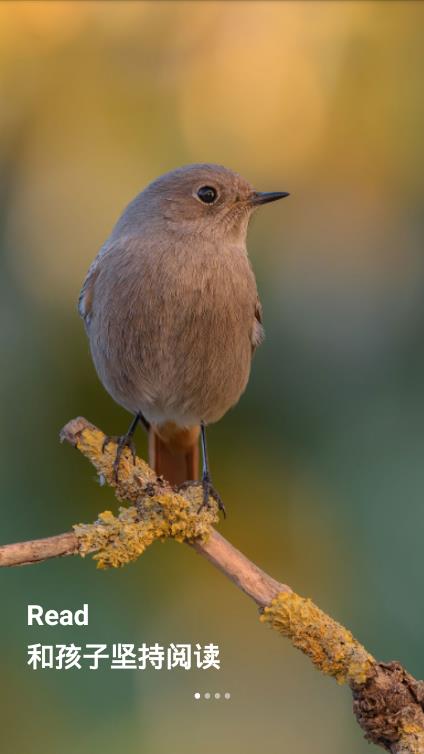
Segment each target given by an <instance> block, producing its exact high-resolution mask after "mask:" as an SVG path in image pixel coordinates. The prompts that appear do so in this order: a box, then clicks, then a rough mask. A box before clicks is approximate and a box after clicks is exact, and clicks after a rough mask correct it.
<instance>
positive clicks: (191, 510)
mask: <svg viewBox="0 0 424 754" xmlns="http://www.w3.org/2000/svg"><path fill="white" fill-rule="evenodd" d="M200 503H201V491H200V490H199V489H197V488H196V487H192V488H188V489H187V491H185V493H184V497H183V496H182V495H180V494H178V493H176V492H175V493H174V492H172V491H171V492H164V493H163V494H159V495H153V496H149V495H145V496H143V497H142V498H141V499H140V500H139V502H138V503H137V505H133V506H130V507H128V508H125V507H120V508H119V513H118V515H116V516H115V515H114V514H113V513H112V512H111V511H104V512H103V513H100V515H99V517H98V519H97V521H95V522H94V523H93V524H76V525H75V526H74V527H73V528H74V531H75V534H76V536H77V539H78V553H79V554H80V555H81V556H82V557H85V556H86V555H87V554H89V553H93V552H94V553H95V555H94V556H93V557H94V560H96V561H97V567H98V568H119V567H121V566H124V565H126V564H127V563H130V562H131V561H133V560H136V559H137V558H138V557H140V555H142V553H143V552H144V550H145V549H146V548H147V547H149V545H151V544H152V543H153V542H154V541H155V540H164V539H166V538H168V537H169V538H171V539H175V540H176V541H177V542H192V541H193V540H195V539H201V540H203V541H204V540H205V539H206V538H207V536H208V534H209V532H210V528H211V526H212V524H214V523H215V522H216V521H217V520H218V513H217V509H216V505H215V503H214V502H212V501H210V507H204V508H202V510H201V511H199V506H200Z"/></svg>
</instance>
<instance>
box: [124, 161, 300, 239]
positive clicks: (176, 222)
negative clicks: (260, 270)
mask: <svg viewBox="0 0 424 754" xmlns="http://www.w3.org/2000/svg"><path fill="white" fill-rule="evenodd" d="M285 196H288V194H287V192H285V191H275V192H269V193H264V192H259V191H255V190H254V189H253V187H252V186H251V185H250V183H249V182H248V181H246V180H245V179H244V178H242V176H240V175H238V174H237V173H234V172H233V171H232V170H229V169H228V168H224V167H222V166H221V165H212V164H208V163H206V164H195V165H186V166H185V167H181V168H178V169H177V170H173V171H171V172H169V173H165V175H162V176H160V178H157V179H156V180H155V181H153V183H151V184H150V185H149V186H147V188H146V189H145V190H144V191H142V192H141V194H139V195H138V197H136V199H135V200H134V202H132V204H131V205H130V206H129V208H128V210H127V213H130V214H131V216H133V218H134V220H137V218H138V219H139V220H140V221H141V223H142V225H143V226H144V227H145V224H146V223H149V224H154V225H156V224H160V223H161V224H162V227H163V226H166V227H167V228H168V229H172V230H173V231H175V232H176V233H180V234H181V235H185V234H191V235H202V236H207V237H209V238H214V239H220V238H221V237H222V238H229V237H231V238H232V239H233V240H234V241H237V240H244V238H245V235H246V230H247V225H248V222H249V218H250V216H251V214H252V212H253V211H254V210H255V209H257V207H259V206H261V205H262V204H267V203H268V202H273V201H275V200H277V199H282V198H283V197H285Z"/></svg>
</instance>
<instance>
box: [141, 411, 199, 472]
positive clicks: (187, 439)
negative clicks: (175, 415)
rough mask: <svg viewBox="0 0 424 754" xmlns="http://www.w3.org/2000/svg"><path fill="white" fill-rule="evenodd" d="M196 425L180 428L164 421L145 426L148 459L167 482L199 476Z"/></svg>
mask: <svg viewBox="0 0 424 754" xmlns="http://www.w3.org/2000/svg"><path fill="white" fill-rule="evenodd" d="M199 433H200V428H199V427H189V428H185V429H182V428H181V427H177V425H176V424H173V423H171V422H168V423H167V424H163V425H161V426H160V427H153V426H152V427H151V428H150V430H149V463H150V466H152V468H154V470H155V471H156V473H157V474H158V475H162V476H163V477H164V478H165V479H166V480H167V481H168V482H170V484H172V485H180V484H183V482H187V481H189V480H190V479H193V480H194V479H198V476H199Z"/></svg>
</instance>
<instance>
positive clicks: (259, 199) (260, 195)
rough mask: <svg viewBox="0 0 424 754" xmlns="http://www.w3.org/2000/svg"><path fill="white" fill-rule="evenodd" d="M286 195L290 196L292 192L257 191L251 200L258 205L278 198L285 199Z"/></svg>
mask: <svg viewBox="0 0 424 754" xmlns="http://www.w3.org/2000/svg"><path fill="white" fill-rule="evenodd" d="M285 196H290V194H289V193H288V192H287V191H255V192H254V193H253V194H252V198H251V200H250V201H251V204H253V205H255V206H256V205H258V204H268V202H276V201H277V199H284V197H285Z"/></svg>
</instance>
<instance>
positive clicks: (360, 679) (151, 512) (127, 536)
mask: <svg viewBox="0 0 424 754" xmlns="http://www.w3.org/2000/svg"><path fill="white" fill-rule="evenodd" d="M104 437H105V435H104V434H103V433H102V432H101V431H100V430H99V429H97V428H96V427H95V426H94V425H92V424H90V423H89V422H88V421H87V420H86V419H83V418H78V419H74V420H73V421H71V422H69V423H68V424H67V425H66V426H65V427H64V428H63V430H62V433H61V439H62V440H66V441H67V442H69V443H70V444H71V445H73V446H74V447H76V448H78V450H80V451H81V452H82V453H83V454H84V455H85V456H86V457H87V458H88V459H89V460H90V461H91V462H92V463H93V465H94V466H95V467H96V469H97V472H98V474H99V476H100V477H101V478H102V479H103V480H104V481H106V482H107V483H108V484H109V485H110V486H111V487H114V488H115V495H116V497H117V498H118V500H120V501H129V502H131V503H133V506H132V507H130V508H121V509H120V513H119V515H118V516H117V517H116V516H114V515H113V514H112V513H110V512H105V513H103V514H100V516H99V519H98V520H97V521H96V522H95V523H94V524H85V525H84V524H81V525H79V526H75V527H74V532H67V533H65V534H59V535H58V536H56V537H48V538H46V539H38V540H32V541H29V542H19V543H16V544H10V545H4V546H3V547H0V566H12V565H27V564H30V563H36V562H40V561H42V560H46V559H48V558H54V557H61V556H65V555H72V554H79V555H83V556H84V555H86V554H87V553H89V552H95V553H96V554H95V555H94V557H95V558H96V559H97V560H98V564H99V565H100V566H101V567H106V566H111V565H122V564H124V563H125V562H128V560H131V559H135V558H136V557H138V556H139V555H140V554H141V553H142V552H143V550H144V549H145V548H146V547H147V546H148V545H149V544H150V543H151V542H153V541H154V540H155V539H158V538H164V537H167V536H169V537H174V538H175V539H177V540H178V541H185V542H187V543H188V544H189V545H191V546H192V547H193V548H194V549H195V550H196V551H197V552H198V553H199V554H200V555H203V556H205V557H206V558H207V559H208V560H209V561H210V562H211V563H213V565H215V566H216V567H217V568H219V569H220V570H221V571H222V572H223V573H224V574H225V575H226V576H228V577H229V578H230V579H231V580H232V581H233V582H234V583H235V584H236V586H238V587H239V588H240V589H242V590H243V591H244V592H245V594H247V595H248V596H249V597H251V598H252V599H253V600H254V601H255V602H256V604H257V605H258V606H259V608H260V611H261V620H262V621H263V622H267V623H269V624H270V625H271V626H272V627H273V628H275V629H276V630H278V631H279V632H280V633H282V634H283V635H285V636H287V637H289V638H290V639H291V641H292V643H293V644H294V646H296V647H297V648H299V649H301V650H302V651H303V652H304V653H305V654H307V655H308V656H309V657H310V658H311V660H312V662H313V663H314V664H315V665H316V667H318V668H319V669H320V670H322V671H323V672H324V673H327V674H328V675H332V676H333V677H335V678H336V679H337V680H338V681H339V682H347V683H348V684H349V686H350V688H351V690H352V694H353V707H354V712H355V715H356V717H357V720H358V723H359V724H360V725H361V727H362V729H363V730H364V731H365V736H366V738H367V739H368V740H370V741H372V742H373V743H375V744H377V745H379V746H382V747H383V748H385V749H387V750H388V751H391V752H392V754H424V682H423V681H416V680H415V679H414V678H413V677H412V676H411V675H409V673H407V672H406V670H404V668H403V667H402V666H401V665H400V664H399V663H397V662H391V663H381V662H377V661H376V660H375V659H374V658H373V657H372V656H371V655H370V654H369V653H368V652H367V651H366V650H365V648H364V647H363V646H362V645H361V644H359V642H358V641H356V639H354V638H353V636H352V634H351V633H350V632H349V631H348V630H347V629H345V628H344V627H343V626H341V625H340V624H338V623H337V622H336V621H334V620H333V618H331V617H330V616H328V615H326V614H325V613H323V612H322V611H321V610H320V609H319V608H318V607H317V606H316V605H314V604H313V603H312V602H311V601H310V600H309V599H305V598H303V597H301V596H299V595H297V594H296V593H295V592H293V591H292V590H291V589H290V587H288V586H286V585H285V584H281V583H279V582H278V581H276V580H275V579H273V578H272V577H271V576H269V575H268V574H266V573H265V572H264V571H262V570H261V569H260V568H258V566H256V565H255V564H254V563H252V562H251V561H250V560H249V559H248V558H246V556H245V555H243V554H242V553H241V552H240V551H239V550H237V549H236V548H235V547H233V545H231V544H230V543H229V542H228V541H227V540H226V539H224V537H222V536H221V535H220V534H218V532H217V531H216V530H215V529H214V528H213V527H212V525H211V524H212V522H213V521H215V520H216V515H215V512H214V511H213V510H212V511H206V512H205V513H202V514H198V513H197V509H198V499H197V497H196V492H195V488H189V489H188V490H187V491H185V492H184V495H181V494H178V493H176V492H175V491H174V490H172V489H171V488H170V486H169V485H168V484H167V482H165V481H164V480H162V479H160V478H157V477H156V475H155V473H154V472H153V470H152V469H151V468H150V467H149V466H148V465H147V464H146V463H145V462H144V461H143V460H141V459H140V458H136V460H135V463H134V464H133V463H132V461H131V456H130V454H128V455H124V456H123V458H122V462H121V467H120V475H119V483H117V482H116V481H115V478H114V474H113V468H112V467H113V460H114V457H115V452H116V445H114V444H113V443H111V444H110V445H108V446H107V449H106V451H105V452H104V453H103V452H102V446H103V440H104Z"/></svg>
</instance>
